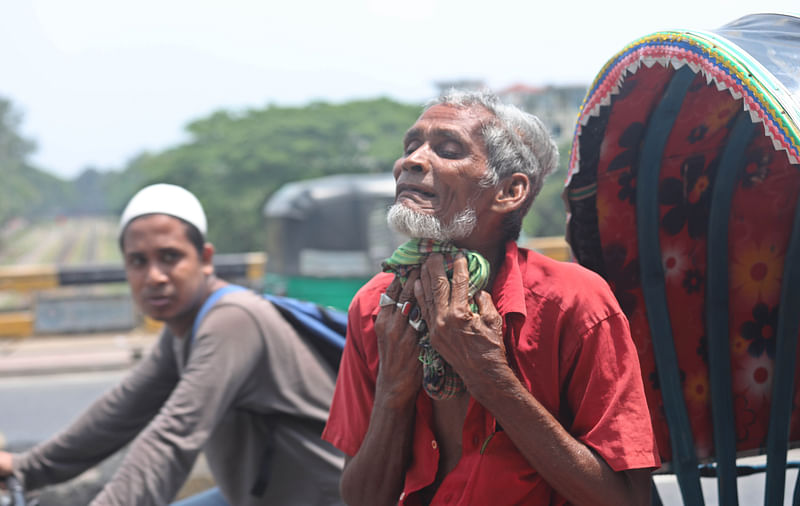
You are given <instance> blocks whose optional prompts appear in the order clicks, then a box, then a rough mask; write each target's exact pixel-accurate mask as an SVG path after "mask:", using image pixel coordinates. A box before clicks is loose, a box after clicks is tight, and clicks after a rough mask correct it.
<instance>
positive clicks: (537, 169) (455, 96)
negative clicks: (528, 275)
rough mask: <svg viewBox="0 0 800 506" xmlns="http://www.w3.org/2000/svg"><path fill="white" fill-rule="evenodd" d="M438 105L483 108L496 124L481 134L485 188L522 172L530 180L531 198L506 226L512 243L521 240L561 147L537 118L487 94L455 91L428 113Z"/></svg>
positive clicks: (438, 102)
mask: <svg viewBox="0 0 800 506" xmlns="http://www.w3.org/2000/svg"><path fill="white" fill-rule="evenodd" d="M435 105H448V106H452V107H459V108H469V107H483V108H484V109H486V110H487V111H489V112H490V113H491V114H492V115H493V116H494V117H495V121H492V122H490V123H487V124H485V125H483V127H482V129H481V134H482V136H483V140H484V144H485V145H486V152H487V159H488V160H487V165H488V167H487V171H486V175H485V176H484V177H483V179H482V180H481V183H480V184H481V186H482V187H484V188H491V187H492V186H496V185H497V184H498V183H499V182H500V181H502V180H503V179H505V178H506V177H508V176H510V175H511V174H514V173H515V172H521V173H523V174H525V175H527V176H528V179H529V180H530V192H529V193H528V198H527V199H526V200H525V202H524V203H523V205H522V207H520V208H519V209H518V210H517V211H515V212H513V213H511V214H510V215H509V216H508V218H507V220H506V223H505V228H506V233H507V235H508V237H509V238H510V239H516V238H517V237H519V233H520V230H521V229H522V219H523V218H524V217H525V214H526V213H527V212H528V209H530V206H531V204H532V203H533V200H534V199H535V198H536V196H537V195H538V194H539V191H540V190H541V189H542V185H543V184H544V179H545V177H547V175H548V174H550V173H552V172H553V171H555V170H556V168H557V167H558V146H557V145H556V143H555V141H554V140H553V138H552V137H551V136H550V133H549V132H548V131H547V128H546V127H545V126H544V124H543V123H542V122H541V120H539V118H537V117H536V116H534V115H533V114H529V113H527V112H524V111H522V110H520V109H518V108H517V107H514V106H513V105H508V104H503V103H502V102H501V101H500V99H499V98H498V97H497V96H496V95H494V94H493V93H490V92H487V91H461V90H456V89H451V90H449V91H447V92H445V93H444V94H443V95H441V96H440V97H439V98H437V99H434V100H432V101H431V102H429V103H428V104H427V105H426V107H425V109H426V110H427V109H430V108H431V107H433V106H435Z"/></svg>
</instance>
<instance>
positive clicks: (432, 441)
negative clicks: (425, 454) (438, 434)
mask: <svg viewBox="0 0 800 506" xmlns="http://www.w3.org/2000/svg"><path fill="white" fill-rule="evenodd" d="M438 447H439V445H437V444H436V440H435V439H432V440H431V448H433V449H434V450H435V449H436V448H438Z"/></svg>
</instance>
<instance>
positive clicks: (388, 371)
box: [341, 271, 422, 506]
mask: <svg viewBox="0 0 800 506" xmlns="http://www.w3.org/2000/svg"><path fill="white" fill-rule="evenodd" d="M418 276H419V273H418V271H414V272H413V273H412V274H411V275H410V276H409V278H408V281H407V282H406V284H405V286H404V287H402V290H401V286H400V282H399V280H398V279H397V278H395V280H394V281H393V282H392V284H390V285H389V287H388V288H387V289H386V294H387V295H388V296H390V297H391V298H392V299H394V300H397V301H401V302H404V301H413V286H414V281H415V280H416V279H417V278H418ZM375 332H376V334H377V339H378V354H379V357H380V368H379V370H378V377H377V380H376V384H375V402H374V404H373V407H372V414H371V416H370V420H369V428H368V429H367V433H366V435H365V436H364V440H363V441H362V443H361V447H360V448H359V450H358V452H357V453H356V454H355V455H354V456H352V457H351V458H348V459H347V460H346V463H345V469H344V472H343V473H342V481H341V493H342V499H344V501H345V502H346V503H347V504H349V505H351V506H358V505H370V506H372V505H383V504H387V505H388V504H397V501H398V498H399V496H400V493H401V492H402V488H403V483H404V477H405V471H406V468H407V467H408V463H409V461H410V458H411V448H412V437H413V429H414V418H415V408H414V406H415V402H416V397H417V393H418V392H419V389H420V385H421V384H422V368H421V365H420V362H419V360H418V358H417V357H418V355H419V347H418V345H417V337H418V336H417V333H416V331H415V330H414V329H413V328H412V327H411V326H410V325H408V317H407V316H405V315H403V314H402V313H401V311H400V309H398V308H397V307H396V306H386V307H383V308H381V311H380V313H378V317H377V319H376V321H375Z"/></svg>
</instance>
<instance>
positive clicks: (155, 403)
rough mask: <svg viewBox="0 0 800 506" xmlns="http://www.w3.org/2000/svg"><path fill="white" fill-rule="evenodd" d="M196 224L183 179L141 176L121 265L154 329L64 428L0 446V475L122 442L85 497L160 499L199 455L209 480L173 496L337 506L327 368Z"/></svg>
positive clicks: (47, 474)
mask: <svg viewBox="0 0 800 506" xmlns="http://www.w3.org/2000/svg"><path fill="white" fill-rule="evenodd" d="M205 233H206V216H205V213H204V212H203V208H202V206H201V205H200V202H199V201H198V200H197V199H196V198H195V196H194V195H192V194H191V193H189V192H188V191H187V190H185V189H183V188H181V187H178V186H174V185H167V184H157V185H152V186H148V187H146V188H144V189H142V190H141V191H139V192H138V193H137V194H136V195H135V196H134V197H133V198H132V199H131V201H130V202H129V203H128V205H127V207H126V208H125V211H124V212H123V214H122V219H121V222H120V235H119V243H120V248H121V249H122V255H123V258H124V262H125V272H126V275H127V278H128V282H129V283H130V287H131V292H132V294H133V298H134V299H135V301H136V303H137V304H138V306H139V307H140V308H141V310H142V311H143V312H144V313H145V314H147V315H148V316H150V317H151V318H154V319H156V320H159V321H162V322H164V323H165V326H164V331H163V333H162V335H161V337H160V339H159V341H158V342H157V343H156V345H155V346H154V348H153V350H152V352H151V353H150V354H149V355H148V356H147V357H146V358H145V359H143V360H142V361H141V362H140V363H139V364H138V365H137V366H136V367H135V368H134V370H133V371H131V373H130V374H128V376H127V377H126V378H125V379H124V380H123V381H122V383H120V384H119V385H117V386H116V387H115V388H113V389H112V390H110V391H109V392H107V393H106V394H105V395H104V396H103V397H101V398H100V399H99V400H98V401H97V402H96V403H95V404H94V405H92V406H91V407H90V408H89V410H88V411H86V412H85V413H84V414H83V415H82V416H81V417H80V418H78V420H77V421H75V423H73V424H72V426H70V427H69V428H68V429H66V430H65V431H64V432H62V433H60V434H58V435H57V436H56V437H54V438H53V439H51V440H49V441H46V442H44V443H42V444H39V445H37V446H36V447H35V448H33V449H32V450H31V451H29V452H27V453H24V454H21V455H13V456H12V455H11V454H8V453H5V452H2V453H0V475H4V474H8V473H10V472H12V470H13V471H14V472H16V473H17V474H19V475H21V477H22V478H23V479H24V481H25V484H26V486H27V487H28V488H36V487H39V486H41V485H44V484H47V483H54V482H58V481H63V480H66V479H68V478H71V477H73V476H75V475H77V474H78V473H80V472H82V471H84V470H86V469H88V468H89V467H91V466H93V465H95V464H97V463H99V462H100V461H101V460H103V459H104V458H106V457H108V456H109V455H111V454H112V453H114V452H116V451H117V450H119V449H120V448H122V447H123V446H125V445H126V444H128V443H129V442H130V443H131V444H130V447H129V449H128V452H127V454H126V456H125V459H124V460H123V462H122V464H121V466H120V467H119V469H118V470H117V471H116V473H115V474H114V476H113V477H112V479H111V481H110V482H109V483H107V484H106V485H105V487H104V488H103V490H102V491H101V492H100V494H99V495H98V496H97V497H96V498H95V499H94V500H93V501H92V503H91V504H92V505H112V504H113V505H126V506H127V505H137V506H143V505H154V506H155V505H163V504H167V503H168V502H169V501H170V500H172V498H173V497H174V496H175V494H176V493H177V492H178V489H179V488H180V487H181V485H182V484H183V482H184V480H185V479H186V477H187V476H188V474H189V471H190V470H191V469H192V464H193V463H194V461H195V459H196V457H197V455H198V454H199V453H200V452H201V451H203V452H204V453H205V455H206V459H207V461H208V464H209V467H210V469H211V473H212V475H213V477H214V480H215V481H216V483H217V485H218V486H219V488H218V489H212V490H210V491H208V492H206V493H203V494H200V495H198V496H195V497H192V498H189V499H187V500H185V501H181V504H182V505H190V504H191V505H212V504H213V505H223V506H224V505H226V504H230V505H236V506H240V505H260V504H297V505H306V504H341V499H340V497H339V493H338V487H339V477H340V474H341V467H342V464H343V460H344V459H343V457H342V455H341V453H340V452H339V451H337V450H336V449H335V448H333V447H332V446H331V445H330V444H328V443H326V442H324V441H322V440H321V439H320V437H319V435H320V433H321V431H322V427H323V425H324V423H325V419H326V418H327V415H328V408H329V405H330V399H331V396H332V395H333V385H334V379H335V372H334V371H333V370H332V369H331V367H330V366H328V365H327V363H326V362H325V360H323V359H322V358H321V357H320V356H319V352H318V351H317V350H316V348H314V347H313V345H310V344H308V343H307V342H306V341H305V340H304V339H302V338H301V337H299V336H298V335H297V332H295V330H294V329H293V328H292V326H291V325H289V324H288V323H287V322H286V321H285V320H284V319H283V318H282V317H281V316H280V314H279V313H278V311H277V310H276V308H275V307H273V306H272V305H271V304H270V303H269V302H267V301H266V300H265V299H264V298H263V297H262V296H261V295H259V294H256V293H253V292H250V291H246V290H241V289H240V290H235V289H231V288H232V287H231V285H228V284H227V283H226V282H224V281H222V280H221V279H219V278H217V277H216V276H215V275H214V265H213V263H212V258H213V255H214V247H213V246H212V245H211V243H208V242H206V241H205ZM209 301H211V302H209ZM201 308H203V309H204V311H203V313H204V314H205V316H204V317H202V318H200V317H199V316H198V313H199V312H200V311H201ZM196 320H199V321H196Z"/></svg>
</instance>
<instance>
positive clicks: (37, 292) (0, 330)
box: [0, 252, 267, 337]
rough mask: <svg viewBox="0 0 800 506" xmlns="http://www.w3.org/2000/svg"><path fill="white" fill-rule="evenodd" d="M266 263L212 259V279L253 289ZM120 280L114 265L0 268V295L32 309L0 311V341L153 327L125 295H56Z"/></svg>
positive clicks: (256, 257)
mask: <svg viewBox="0 0 800 506" xmlns="http://www.w3.org/2000/svg"><path fill="white" fill-rule="evenodd" d="M266 263H267V257H266V255H265V254H264V253H258V252H255V253H236V254H218V255H215V257H214V269H215V272H216V274H217V276H219V277H221V278H223V279H226V280H229V281H234V282H238V283H243V284H246V285H250V286H254V287H255V285H257V284H258V283H259V282H260V280H261V279H262V278H263V276H264V272H265V269H266ZM125 281H126V279H125V269H124V268H123V266H122V265H119V264H96V265H69V266H67V265H65V266H56V265H19V266H0V292H4V291H5V292H18V293H27V294H30V295H32V299H33V302H32V303H31V304H30V306H31V307H27V308H24V309H15V310H9V311H0V337H26V336H30V335H34V334H39V333H45V334H48V333H62V332H63V333H73V332H92V331H102V330H118V329H120V328H124V327H130V328H132V327H135V326H137V325H142V324H144V325H145V326H150V327H153V326H156V324H154V322H151V321H149V320H148V319H146V318H144V317H143V316H142V315H140V314H139V312H138V311H137V310H136V308H135V307H134V304H133V302H132V300H131V298H130V295H129V293H128V292H127V290H123V291H121V293H116V292H115V293H108V294H88V293H85V292H81V291H80V290H78V292H79V293H74V292H75V291H74V290H72V291H68V290H61V289H62V288H68V287H87V286H90V285H103V284H111V283H124V282H125ZM68 292H72V293H68Z"/></svg>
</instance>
